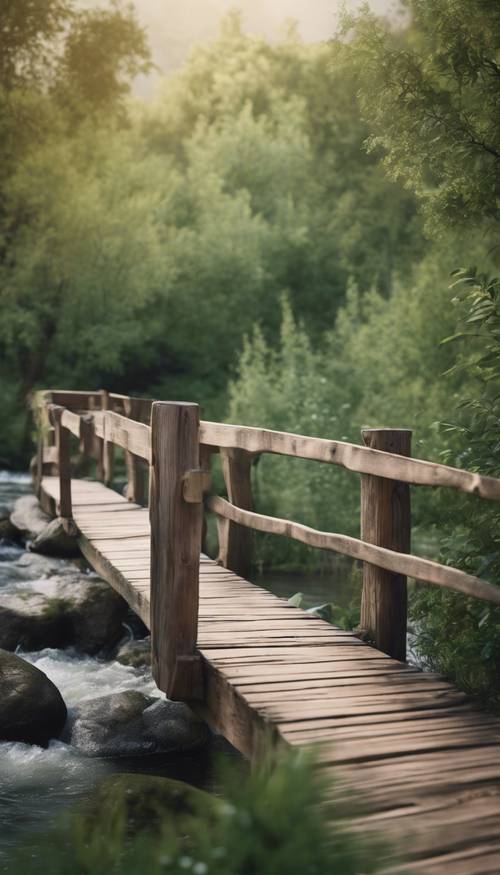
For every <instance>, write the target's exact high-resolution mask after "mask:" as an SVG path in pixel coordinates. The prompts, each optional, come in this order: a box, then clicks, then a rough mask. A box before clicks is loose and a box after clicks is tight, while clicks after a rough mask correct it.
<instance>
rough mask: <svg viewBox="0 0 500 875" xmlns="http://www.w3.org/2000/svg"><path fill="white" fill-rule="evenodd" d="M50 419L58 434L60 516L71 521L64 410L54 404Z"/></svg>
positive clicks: (67, 437)
mask: <svg viewBox="0 0 500 875" xmlns="http://www.w3.org/2000/svg"><path fill="white" fill-rule="evenodd" d="M49 412H50V419H51V422H52V424H53V426H54V429H55V433H56V447H57V467H58V475H59V506H58V511H59V516H60V517H61V519H63V520H66V521H69V520H71V517H72V507H71V461H70V443H69V431H68V430H67V429H66V428H65V427H64V426H63V424H62V415H63V413H64V408H63V407H59V406H58V405H56V404H52V405H51V406H50V408H49Z"/></svg>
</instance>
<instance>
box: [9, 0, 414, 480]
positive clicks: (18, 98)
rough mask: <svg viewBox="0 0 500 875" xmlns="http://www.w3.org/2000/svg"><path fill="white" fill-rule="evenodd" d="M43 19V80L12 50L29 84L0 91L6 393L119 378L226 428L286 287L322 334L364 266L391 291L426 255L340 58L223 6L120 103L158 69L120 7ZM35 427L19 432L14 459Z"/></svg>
mask: <svg viewBox="0 0 500 875" xmlns="http://www.w3.org/2000/svg"><path fill="white" fill-rule="evenodd" d="M47 10H50V11H51V15H52V18H49V20H48V22H47V23H46V24H45V25H44V24H43V20H42V17H40V21H39V27H40V28H41V30H40V32H43V33H45V37H44V39H43V41H42V42H43V51H47V52H50V53H51V58H52V61H51V65H49V66H50V70H49V69H48V68H47V71H46V75H45V76H41V77H39V76H35V75H31V74H30V73H29V71H28V69H27V68H26V67H25V65H23V63H22V57H24V55H22V53H21V49H19V51H18V55H17V56H15V57H16V58H17V60H15V63H14V66H15V67H16V69H18V70H19V71H20V75H21V73H22V77H23V78H22V88H21V87H20V86H17V85H16V87H12V89H11V90H9V91H8V92H7V88H6V87H5V88H4V90H3V91H0V142H1V144H2V149H3V151H4V154H5V159H6V160H5V162H4V163H3V165H2V166H1V169H0V191H1V193H2V208H1V212H0V289H1V292H0V294H1V306H2V325H1V328H0V351H1V354H2V365H1V366H0V378H1V379H2V382H6V383H9V389H8V390H7V389H6V390H5V391H4V392H3V393H2V394H3V395H4V397H7V395H8V396H9V398H10V397H11V394H12V390H11V388H10V387H12V386H16V388H17V393H18V395H17V404H18V405H19V406H20V407H21V406H24V405H25V403H26V398H27V396H29V394H30V393H31V392H32V391H33V390H34V389H36V388H38V387H41V386H43V385H48V384H59V385H66V386H67V387H68V388H70V387H77V388H85V387H87V388H92V387H93V386H94V387H97V386H99V385H104V384H106V385H108V386H109V387H110V388H111V389H113V388H116V389H117V390H119V391H128V392H130V391H132V392H139V393H141V392H142V393H144V394H148V395H154V396H156V397H170V398H180V397H188V398H192V399H194V400H200V401H201V402H202V403H203V404H204V409H205V414H206V415H207V416H212V417H218V418H222V417H223V416H224V412H225V407H226V398H227V383H228V378H229V376H230V373H231V370H232V368H234V366H235V365H236V364H237V361H238V358H239V355H240V352H241V348H242V345H243V337H244V335H245V333H247V334H250V333H251V331H252V329H253V326H254V325H255V324H256V322H260V324H261V325H262V331H263V336H264V337H265V338H266V342H269V341H270V340H272V339H275V338H276V337H277V336H278V333H279V323H280V299H281V296H282V295H283V293H284V292H287V294H288V296H289V299H290V301H291V304H292V307H293V311H294V312H295V313H296V314H297V315H298V316H299V317H300V318H302V319H303V320H304V323H305V325H306V327H307V330H308V332H310V334H311V337H312V338H313V341H312V342H313V343H316V342H318V341H319V338H320V336H321V335H322V333H323V332H324V330H325V328H328V327H331V326H332V325H333V322H334V320H335V316H336V313H337V312H338V310H339V307H340V306H341V305H342V303H343V302H344V299H345V290H346V287H347V285H348V281H349V276H350V275H352V276H353V277H354V279H355V280H356V282H357V283H358V287H359V289H360V292H361V293H363V292H365V291H366V290H367V289H368V288H369V287H372V286H374V287H377V289H378V290H379V292H380V293H381V294H382V295H387V293H388V292H389V289H390V287H391V284H392V282H393V273H394V270H395V269H396V267H400V268H401V269H406V268H408V266H409V265H410V263H411V261H412V259H413V258H414V257H415V255H418V254H420V253H421V252H422V251H423V248H424V243H423V240H422V237H421V233H420V229H419V221H418V219H417V218H416V215H415V204H414V199H413V197H412V196H411V195H409V194H408V193H406V192H405V191H404V190H403V189H402V188H401V186H399V185H395V184H393V183H391V182H388V181H387V180H386V179H385V177H384V174H383V171H382V170H381V169H380V167H379V166H378V164H377V161H376V159H375V157H372V156H367V155H366V153H365V151H364V149H363V141H364V139H365V137H366V135H367V128H366V125H365V124H364V123H363V122H362V121H361V119H360V117H359V112H358V109H357V105H356V100H355V84H354V81H353V78H352V76H351V74H350V72H349V69H348V67H347V66H346V64H345V59H344V56H343V55H342V56H340V57H339V59H338V62H337V63H336V64H335V65H332V63H331V57H330V51H329V49H328V47H326V46H306V45H303V44H302V43H301V42H300V41H299V40H298V39H297V38H296V37H295V36H293V35H292V34H290V35H289V36H288V37H287V38H286V39H285V40H284V41H283V42H282V43H278V44H276V45H270V44H269V43H267V42H266V41H265V40H264V39H260V38H257V37H249V36H246V35H244V34H243V33H242V31H241V28H240V26H239V23H238V19H237V17H235V16H230V17H229V18H228V20H227V21H226V22H225V24H224V26H223V28H222V32H221V35H220V37H219V38H218V40H216V41H215V42H214V43H213V44H211V45H208V46H203V47H200V48H199V49H197V50H195V51H194V52H193V54H192V57H191V58H190V60H189V61H188V62H187V64H186V65H185V67H184V68H183V70H181V71H180V73H179V74H178V75H177V76H176V77H174V78H173V79H172V80H171V81H169V82H168V83H167V84H166V85H165V88H164V90H163V93H162V94H161V95H160V96H159V97H158V99H157V100H156V101H155V102H154V103H152V104H151V105H150V106H147V107H142V108H141V107H138V106H136V105H133V104H128V105H126V104H125V103H124V101H123V95H124V92H125V88H126V82H127V80H128V79H129V78H130V77H131V76H132V75H134V74H135V73H136V72H137V71H138V70H140V69H142V68H143V65H145V64H147V51H146V47H145V46H144V38H143V34H142V33H141V31H140V29H138V28H137V26H136V24H135V20H134V18H133V16H132V15H131V13H130V12H129V10H128V7H125V6H121V5H118V6H117V5H116V4H115V5H113V6H112V7H111V8H110V9H101V10H97V11H96V10H94V11H92V10H91V11H86V12H76V11H75V9H74V8H73V7H72V6H71V4H69V5H67V6H66V5H64V6H63V5H60V4H59V5H58V4H57V3H56V0H54V2H53V4H52V5H49V6H47ZM11 11H12V10H11ZM41 12H42V10H40V16H41ZM12 14H13V12H12ZM47 14H48V12H47ZM43 27H45V30H43ZM30 33H31V31H29V29H28V30H27V32H26V34H25V36H24V43H23V45H24V49H23V52H25V54H26V53H27V55H28V56H29V57H30V58H32V60H33V63H34V64H36V65H38V60H37V58H38V54H37V53H39V52H42V43H40V45H39V44H38V43H36V44H35V43H33V42H32V38H31V36H30ZM21 56H22V57H21ZM40 57H41V56H40ZM16 65H17V66H16ZM39 66H40V68H42V67H43V64H41V62H40V65H39ZM23 71H24V72H23ZM9 87H10V86H9ZM332 92H333V93H335V95H336V97H335V99H334V100H332V97H331V94H332ZM396 252H397V255H396V254H395V253H396ZM11 409H12V408H11ZM27 434H28V429H27V425H26V423H25V421H24V418H21V417H20V418H18V421H17V425H16V427H12V426H9V435H8V437H9V443H8V444H7V443H4V449H3V450H2V454H5V455H6V456H10V458H11V464H21V462H22V460H23V459H24V457H25V455H26V453H27V450H28V441H27ZM23 435H24V437H23ZM5 436H7V435H5Z"/></svg>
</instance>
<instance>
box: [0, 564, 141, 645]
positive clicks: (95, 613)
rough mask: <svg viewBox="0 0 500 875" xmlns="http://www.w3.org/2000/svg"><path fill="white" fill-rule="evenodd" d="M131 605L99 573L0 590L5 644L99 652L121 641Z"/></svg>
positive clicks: (1, 632) (2, 641) (0, 630)
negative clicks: (71, 648)
mask: <svg viewBox="0 0 500 875" xmlns="http://www.w3.org/2000/svg"><path fill="white" fill-rule="evenodd" d="M126 612H127V603H126V602H125V601H124V599H122V598H121V596H119V595H118V594H117V593H115V592H114V590H112V589H111V587H110V586H108V584H107V583H104V581H102V580H100V579H99V578H94V577H84V576H83V575H79V576H77V577H75V578H72V577H68V578H64V577H62V578H54V577H52V578H49V579H48V580H46V581H43V580H42V581H40V582H39V583H38V584H37V586H36V589H35V588H30V587H26V586H18V587H17V588H12V587H11V588H10V590H9V591H7V592H5V591H4V592H0V647H3V648H4V649H5V650H15V649H16V648H17V647H21V648H22V649H23V650H41V649H42V648H44V647H70V646H73V647H77V648H78V649H79V650H82V651H84V652H85V653H89V654H94V653H98V651H99V650H102V649H103V648H105V647H112V646H113V645H114V644H116V642H117V641H119V639H120V637H121V635H122V632H123V629H122V620H123V618H124V616H125V614H126Z"/></svg>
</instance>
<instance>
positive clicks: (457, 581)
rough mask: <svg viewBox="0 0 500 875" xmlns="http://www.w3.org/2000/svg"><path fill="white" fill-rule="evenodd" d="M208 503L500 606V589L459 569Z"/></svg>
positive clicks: (265, 528) (261, 526)
mask: <svg viewBox="0 0 500 875" xmlns="http://www.w3.org/2000/svg"><path fill="white" fill-rule="evenodd" d="M206 504H207V507H208V508H209V509H210V510H211V511H213V513H215V514H216V515H217V516H219V517H222V518H225V519H230V520H233V521H234V522H237V523H239V524H240V525H242V526H248V527H249V528H252V529H255V530H256V531H258V532H267V533H269V534H273V535H284V536H285V537H287V538H294V539H295V540H297V541H300V542H301V543H303V544H307V545H308V546H310V547H318V548H319V549H321V550H333V551H335V552H336V553H342V554H343V555H344V556H352V557H353V558H354V559H360V560H363V561H364V562H370V563H372V564H373V565H378V566H380V568H385V569H387V570H388V571H393V572H395V573H396V574H402V575H405V576H408V577H414V578H415V579H416V580H422V581H425V582H427V583H434V584H435V585H436V586H442V587H444V588H445V589H452V590H455V591H456V592H462V593H464V595H470V596H473V597H475V598H479V599H483V600H484V601H487V602H492V603H493V604H496V605H499V604H500V587H498V586H493V585H492V584H491V583H488V582H487V581H485V580H481V579H480V578H479V577H474V576H473V575H472V574H466V573H465V572H464V571H460V570H459V569H457V568H451V567H450V566H448V565H440V564H439V563H438V562H432V561H431V560H430V559H421V558H420V557H419V556H410V555H407V554H405V553H396V552H394V551H392V550H387V549H386V548H385V547H377V546H375V545H374V544H368V543H365V542H364V541H361V540H359V539H358V538H351V537H350V536H349V535H338V534H334V533H332V532H318V531H317V529H311V528H310V527H309V526H304V525H302V524H301V523H294V522H291V521H290V520H284V519H280V518H279V517H269V516H265V515H264V514H259V513H255V512H250V511H244V510H241V509H240V508H238V507H234V506H233V505H232V504H230V503H229V502H228V501H226V500H225V499H224V498H221V497H220V496H218V495H213V496H211V497H210V498H208V499H207V502H206Z"/></svg>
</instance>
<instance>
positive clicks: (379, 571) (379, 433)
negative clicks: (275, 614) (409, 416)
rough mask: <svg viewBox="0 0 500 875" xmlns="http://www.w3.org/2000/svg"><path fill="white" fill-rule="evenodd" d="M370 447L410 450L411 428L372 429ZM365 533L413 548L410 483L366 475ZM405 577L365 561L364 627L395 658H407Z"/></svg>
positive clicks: (384, 543) (367, 432)
mask: <svg viewBox="0 0 500 875" xmlns="http://www.w3.org/2000/svg"><path fill="white" fill-rule="evenodd" d="M362 435H363V440H364V442H365V444H366V446H368V447H371V448H372V449H375V450H384V451H386V452H389V453H397V454H398V455H402V456H410V455H411V435H412V433H411V431H409V430H406V429H389V428H367V429H363V431H362ZM361 538H362V540H363V541H368V542H369V543H370V544H377V545H378V546H379V547H387V548H388V549H389V550H396V551H398V552H400V553H409V552H410V538H411V510H410V488H409V486H408V484H407V483H401V482H399V481H397V480H388V479H386V478H385V477H374V476H372V475H368V474H363V475H362V476H361ZM406 622H407V585H406V577H405V576H404V575H402V574H394V573H393V572H391V571H385V570H384V569H383V568H378V567H377V566H375V565H370V564H368V563H367V562H365V563H364V566H363V595H362V599H361V621H360V628H361V629H362V630H363V631H364V632H366V633H367V634H368V636H369V638H370V639H371V640H373V641H374V642H375V645H376V647H378V648H379V650H382V651H383V652H384V653H388V654H389V656H392V657H394V659H400V660H405V659H406Z"/></svg>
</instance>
